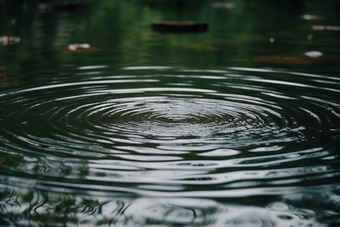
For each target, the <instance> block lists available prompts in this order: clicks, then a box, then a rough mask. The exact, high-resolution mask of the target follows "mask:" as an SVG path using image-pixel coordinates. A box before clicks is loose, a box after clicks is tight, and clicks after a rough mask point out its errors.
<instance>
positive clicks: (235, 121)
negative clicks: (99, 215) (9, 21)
mask: <svg viewBox="0 0 340 227" xmlns="http://www.w3.org/2000/svg"><path fill="white" fill-rule="evenodd" d="M93 68H97V70H98V68H100V66H93V67H85V68H83V67H80V68H78V70H82V71H84V70H85V71H88V72H90V71H91V69H93ZM103 68H104V67H103ZM105 70H109V69H108V68H105ZM339 83H340V80H339V79H338V78H336V77H332V76H322V75H313V74H306V73H298V72H288V71H285V70H281V71H280V70H274V69H252V68H220V69H215V70H197V69H189V68H171V67H126V68H122V69H121V70H120V71H117V72H115V74H114V75H112V76H109V77H107V76H106V77H104V78H102V77H99V76H98V77H92V78H91V79H88V80H84V81H76V82H68V83H59V84H53V85H48V86H40V87H32V88H27V89H12V90H6V91H4V92H2V93H1V95H0V102H1V106H2V115H1V120H0V130H1V141H2V144H1V146H0V149H1V152H2V154H3V157H2V159H1V165H2V171H3V175H2V179H1V181H2V183H3V184H6V185H8V186H10V185H15V186H18V185H20V186H21V187H24V188H30V187H31V188H39V189H43V190H49V191H51V192H53V191H54V192H58V191H60V190H61V191H64V192H69V193H72V192H73V191H75V190H84V189H86V190H90V191H88V192H87V193H90V194H92V193H95V194H98V193H99V194H101V195H102V193H115V194H116V193H119V194H122V195H124V194H126V193H132V194H137V195H145V196H158V197H159V196H160V197H183V196H185V197H192V196H195V197H203V198H208V197H212V198H219V197H235V196H236V197H237V196H239V197H243V196H260V195H285V194H291V193H292V192H294V193H296V194H300V193H302V192H306V191H307V192H310V193H316V192H319V191H320V190H321V191H322V190H324V188H328V190H329V189H332V188H333V189H338V183H339V174H340V171H339V154H338V151H339V143H338V141H339V130H340V128H339V125H340V115H339V113H340V110H339V107H340V106H339V102H338V99H337V98H335V97H338V96H339V92H340V90H339V89H338V87H339ZM9 100H10V101H9ZM65 190H66V191H65ZM327 196H330V195H327ZM334 196H335V195H334ZM337 201H339V198H338V199H337ZM179 202H180V200H179ZM320 202H322V201H320ZM42 203H44V202H42ZM117 203H119V202H117ZM165 203H166V202H165ZM170 203H173V202H170ZM174 203H175V205H171V206H177V205H176V203H177V202H174ZM180 203H181V202H180ZM208 203H210V202H209V201H208ZM141 204H144V203H141ZM166 204H167V203H166ZM145 205H146V206H149V205H147V204H145ZM42 206H43V204H42ZM115 206H118V205H115ZM150 206H153V205H150ZM161 206H168V205H164V204H163V205H161ZM169 206H170V205H169ZM179 206H182V205H179ZM184 206H186V205H185V204H184ZM190 206H193V207H195V205H189V207H190ZM214 206H220V205H216V204H215V205H213V207H214ZM268 206H270V207H271V206H272V205H268ZM273 206H274V207H275V206H276V205H275V204H274V205H273ZM282 206H284V208H282V209H284V211H280V212H289V209H290V208H289V206H288V205H287V204H285V205H282ZM189 207H186V208H180V209H186V210H187V211H186V212H189V213H191V214H188V215H189V216H190V215H194V216H195V215H198V214H195V213H192V212H193V210H192V209H194V208H192V209H191V208H189ZM84 209H85V208H84ZM98 209H99V208H98ZM115 209H118V208H115ZM121 209H123V208H121ZM124 209H125V208H124ZM150 209H153V208H150ZM167 209H168V208H167ZM176 209H177V208H176ZM176 209H175V210H172V209H171V211H164V212H165V213H167V214H166V216H169V218H170V219H171V216H172V215H173V213H176V212H177V211H176ZM214 209H215V208H214ZM216 209H217V208H216ZM218 209H219V208H218ZM223 209H226V208H223ZM232 209H236V208H232ZM240 209H241V208H240ZM244 209H245V210H248V209H249V208H244ZM261 209H263V208H261ZM268 209H269V208H268ZM227 210H228V209H227ZM255 211H256V209H255ZM255 211H252V209H250V211H245V212H250V213H252V212H255ZM150 212H152V211H150ZM157 212H163V211H157ZM178 212H182V211H178ZM201 212H203V211H201ZM211 212H212V211H211ZM215 212H221V211H214V212H213V213H215ZM256 212H257V211H256ZM259 212H260V213H261V212H262V211H259ZM263 212H265V211H263ZM270 212H274V213H275V212H276V211H270ZM215 215H217V214H215ZM275 215H279V217H280V215H282V214H276V213H275V214H274V216H275ZM285 215H288V214H285ZM289 215H290V216H289ZM289 215H288V216H289V217H290V218H288V217H287V218H283V219H287V220H290V219H293V218H294V220H295V218H297V217H295V216H294V217H293V216H291V215H292V214H289ZM175 216H176V215H175ZM284 217H286V216H284ZM312 217H314V216H313V215H312ZM144 218H145V217H144ZM174 218H175V217H174ZM235 218H236V217H235ZM249 218H250V219H251V217H249ZM189 219H190V218H189ZM279 219H280V218H279ZM190 220H191V219H190ZM259 220H261V221H263V220H262V219H261V218H260V219H259ZM173 221H175V222H176V221H177V220H173ZM187 221H188V220H187ZM202 221H203V220H202ZM205 221H207V220H205ZM243 221H245V222H246V221H247V219H244V220H243ZM309 221H310V220H309ZM201 224H202V223H201ZM216 226H218V225H216Z"/></svg>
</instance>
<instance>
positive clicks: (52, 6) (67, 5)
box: [38, 2, 86, 11]
mask: <svg viewBox="0 0 340 227" xmlns="http://www.w3.org/2000/svg"><path fill="white" fill-rule="evenodd" d="M84 6H86V4H85V3H84V2H60V3H40V4H38V9H41V10H47V11H49V10H56V11H58V10H76V9H79V8H82V7H84Z"/></svg>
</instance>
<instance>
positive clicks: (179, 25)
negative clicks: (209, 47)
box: [151, 21, 208, 33]
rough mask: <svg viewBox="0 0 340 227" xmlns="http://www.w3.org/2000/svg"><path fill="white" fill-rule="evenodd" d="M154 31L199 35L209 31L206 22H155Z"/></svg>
mask: <svg viewBox="0 0 340 227" xmlns="http://www.w3.org/2000/svg"><path fill="white" fill-rule="evenodd" d="M151 28H152V30H153V31H156V32H160V33H199V32H206V31H207V30H208V24H207V23H206V22H190V21H188V22H176V21H154V22H152V23H151Z"/></svg>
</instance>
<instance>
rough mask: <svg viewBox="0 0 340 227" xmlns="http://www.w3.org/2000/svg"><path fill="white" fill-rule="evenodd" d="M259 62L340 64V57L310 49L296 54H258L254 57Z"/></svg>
mask: <svg viewBox="0 0 340 227" xmlns="http://www.w3.org/2000/svg"><path fill="white" fill-rule="evenodd" d="M252 61H253V62H257V63H272V64H285V65H287V64H289V65H333V64H339V63H340V58H339V57H337V56H333V55H329V54H323V53H321V52H319V51H309V52H306V53H304V54H296V55H270V56H257V57H254V58H253V59H252Z"/></svg>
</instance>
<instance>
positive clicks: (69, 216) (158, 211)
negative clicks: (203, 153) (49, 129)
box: [0, 189, 340, 227]
mask: <svg viewBox="0 0 340 227" xmlns="http://www.w3.org/2000/svg"><path fill="white" fill-rule="evenodd" d="M23 194H24V196H23ZM1 199H2V205H1V210H2V214H5V216H2V217H1V218H0V224H1V225H2V226H11V225H12V223H16V224H17V225H25V226H39V225H41V224H43V225H44V226H54V225H56V224H60V225H66V226H160V225H161V226H178V225H180V226H216V227H219V226H261V227H262V226H282V227H285V226H287V227H291V226H337V225H333V224H334V223H335V222H337V221H339V219H340V217H339V216H338V215H335V214H336V213H337V212H338V210H339V201H340V197H339V196H338V195H334V194H322V193H321V194H319V193H311V194H303V195H301V194H296V195H294V198H291V197H287V198H286V197H279V198H275V197H274V198H273V199H274V200H273V201H272V202H270V203H265V202H264V203H265V204H264V205H263V206H257V205H252V204H247V205H244V204H236V203H235V200H233V199H231V200H230V201H228V200H227V201H225V202H224V203H221V202H216V201H214V200H208V199H192V198H174V199H152V198H137V199H134V198H124V197H123V198H119V199H118V198H117V199H112V197H97V198H95V197H91V196H89V195H87V196H86V195H84V196H75V195H63V194H55V193H47V192H41V193H27V192H24V191H22V190H21V191H20V192H19V191H13V190H9V189H3V190H2V192H1ZM255 199H261V198H255ZM275 199H280V200H275ZM238 202H239V201H238ZM301 204H309V206H308V207H306V206H303V205H302V206H301ZM332 223H333V224H332ZM328 224H330V225H328Z"/></svg>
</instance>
